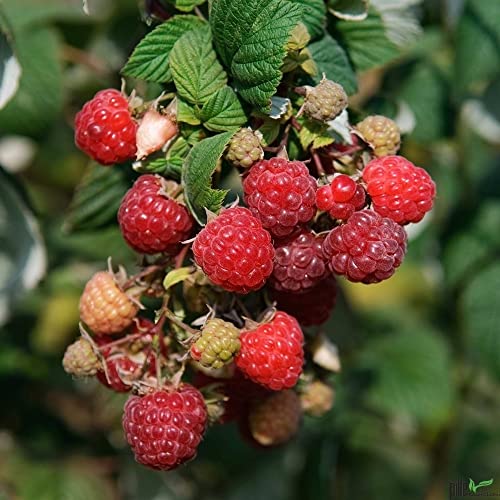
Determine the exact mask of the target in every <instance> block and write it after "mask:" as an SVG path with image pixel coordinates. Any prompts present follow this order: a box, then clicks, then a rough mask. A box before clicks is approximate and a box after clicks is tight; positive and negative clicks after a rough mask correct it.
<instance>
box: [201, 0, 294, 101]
mask: <svg viewBox="0 0 500 500" xmlns="http://www.w3.org/2000/svg"><path fill="white" fill-rule="evenodd" d="M300 17H301V8H300V6H299V5H298V4H294V3H291V2H288V1H285V0H214V1H213V4H212V10H211V14H210V24H211V26H212V32H213V33H214V42H215V46H216V49H217V52H218V54H219V55H220V57H221V58H222V60H223V62H224V63H225V65H226V66H227V67H228V68H229V69H230V72H231V74H232V75H233V77H234V78H235V86H236V88H237V90H238V92H239V94H240V95H241V97H242V98H243V99H244V100H245V101H247V102H249V103H251V104H253V105H254V106H257V107H260V108H262V109H269V106H270V99H271V97H272V96H273V95H274V94H275V93H276V89H277V87H278V84H279V82H280V81H281V78H282V73H281V71H280V68H281V65H282V64H283V59H284V57H285V54H286V50H285V45H286V43H287V41H288V39H289V37H290V34H291V32H292V30H293V29H294V28H295V26H296V25H297V24H298V22H299V21H300Z"/></svg>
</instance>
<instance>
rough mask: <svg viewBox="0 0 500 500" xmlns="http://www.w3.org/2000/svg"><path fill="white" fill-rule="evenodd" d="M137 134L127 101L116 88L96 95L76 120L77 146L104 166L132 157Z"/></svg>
mask: <svg viewBox="0 0 500 500" xmlns="http://www.w3.org/2000/svg"><path fill="white" fill-rule="evenodd" d="M136 131H137V123H136V122H135V121H134V119H133V118H132V115H131V114H130V110H129V107H128V102H127V99H126V98H125V97H124V96H123V94H121V93H120V92H118V90H115V89H106V90H101V91H100V92H97V94H96V95H95V96H94V97H93V98H92V99H91V100H90V101H88V102H87V103H85V105H84V106H83V108H82V109H81V111H79V112H78V113H77V115H76V117H75V142H76V145H77V146H78V147H79V148H80V149H81V150H82V151H84V152H85V153H86V154H88V155H89V156H90V157H91V158H93V159H94V160H95V161H97V162H99V163H101V164H102V165H112V164H113V163H122V162H124V161H125V160H129V159H130V158H133V157H134V156H135V152H136V145H135V134H136Z"/></svg>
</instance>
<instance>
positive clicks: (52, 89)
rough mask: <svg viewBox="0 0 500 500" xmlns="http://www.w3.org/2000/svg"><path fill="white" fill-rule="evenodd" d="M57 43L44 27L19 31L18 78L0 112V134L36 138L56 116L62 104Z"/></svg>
mask: <svg viewBox="0 0 500 500" xmlns="http://www.w3.org/2000/svg"><path fill="white" fill-rule="evenodd" d="M58 42H59V40H58V37H57V36H56V34H55V33H54V32H53V31H52V30H51V29H48V28H44V27H40V28H36V29H29V30H28V29H26V30H23V31H22V33H21V34H20V35H18V36H17V37H16V49H17V57H18V60H19V63H20V65H21V68H22V75H21V81H20V84H19V89H18V91H17V93H16V95H15V96H14V97H13V98H12V99H11V100H10V101H9V102H8V103H7V105H6V106H5V108H3V109H2V110H1V111H0V133H1V132H4V133H11V134H21V135H37V134H39V133H42V132H45V131H46V130H47V128H48V127H49V126H50V125H51V124H52V123H53V121H54V120H55V118H56V117H57V116H58V114H59V112H60V110H61V108H62V102H63V101H62V99H63V87H62V69H61V64H60V59H59V56H58V54H59V43H58Z"/></svg>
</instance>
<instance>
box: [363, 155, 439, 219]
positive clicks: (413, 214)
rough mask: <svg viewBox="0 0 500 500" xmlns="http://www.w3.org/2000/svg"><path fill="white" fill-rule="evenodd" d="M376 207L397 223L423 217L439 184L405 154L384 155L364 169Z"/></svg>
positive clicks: (367, 185) (376, 209)
mask: <svg viewBox="0 0 500 500" xmlns="http://www.w3.org/2000/svg"><path fill="white" fill-rule="evenodd" d="M363 180H364V181H365V182H366V190H367V192H368V194H369V195H370V197H371V199H372V203H373V209H374V210H375V211H376V212H377V213H379V214H380V215H382V216H383V217H389V218H391V219H392V220H394V221H396V222H397V223H398V224H408V223H409V222H418V221H420V220H422V218H423V216H424V215H425V214H426V212H429V211H430V210H431V209H432V205H433V202H434V197H435V196H436V185H435V184H434V181H433V180H432V178H431V176H430V175H429V174H428V173H427V172H426V171H425V170H424V169H423V168H420V167H416V166H415V165H414V164H413V163H412V162H410V161H408V160H407V159H406V158H403V157H402V156H383V157H382V158H376V159H375V160H372V161H371V162H370V163H368V165H366V167H365V169H364V170H363Z"/></svg>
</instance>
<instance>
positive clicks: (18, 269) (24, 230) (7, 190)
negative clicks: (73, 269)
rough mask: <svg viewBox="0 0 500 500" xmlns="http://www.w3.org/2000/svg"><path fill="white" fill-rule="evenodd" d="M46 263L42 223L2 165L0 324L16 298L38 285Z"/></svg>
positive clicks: (0, 185) (0, 172) (0, 188)
mask: <svg viewBox="0 0 500 500" xmlns="http://www.w3.org/2000/svg"><path fill="white" fill-rule="evenodd" d="M46 266H47V256H46V251H45V246H44V244H43V241H42V238H41V236H40V233H39V229H38V224H37V222H36V220H35V219H34V217H33V215H32V213H31V211H30V210H29V208H28V207H27V206H26V203H25V201H24V200H23V198H22V197H21V196H20V194H19V192H18V191H17V189H16V188H15V185H14V182H13V180H12V178H11V177H10V176H9V175H8V174H6V173H5V172H4V171H3V169H1V167H0V325H1V324H3V323H4V321H5V320H6V319H7V316H8V314H9V313H10V312H11V307H12V301H13V300H14V299H16V298H17V297H19V296H21V295H22V294H23V292H25V291H26V290H29V289H31V288H34V287H35V286H36V285H37V284H38V282H39V281H40V279H41V278H42V277H43V275H44V274H45V271H46Z"/></svg>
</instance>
